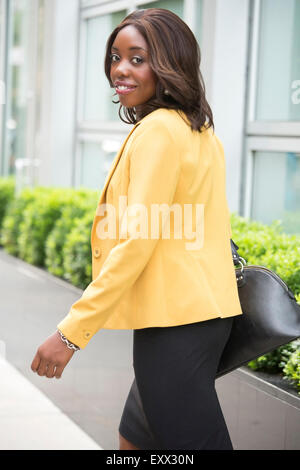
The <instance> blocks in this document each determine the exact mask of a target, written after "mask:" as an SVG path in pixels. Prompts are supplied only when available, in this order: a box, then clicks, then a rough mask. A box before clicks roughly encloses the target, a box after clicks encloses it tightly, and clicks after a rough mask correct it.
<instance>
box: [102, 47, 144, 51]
mask: <svg viewBox="0 0 300 470" xmlns="http://www.w3.org/2000/svg"><path fill="white" fill-rule="evenodd" d="M111 49H114V50H115V51H118V50H119V49H118V48H117V47H114V46H112V47H111ZM133 49H142V50H143V51H145V52H147V51H146V49H144V48H143V47H138V46H133V47H129V50H130V51H131V50H133Z"/></svg>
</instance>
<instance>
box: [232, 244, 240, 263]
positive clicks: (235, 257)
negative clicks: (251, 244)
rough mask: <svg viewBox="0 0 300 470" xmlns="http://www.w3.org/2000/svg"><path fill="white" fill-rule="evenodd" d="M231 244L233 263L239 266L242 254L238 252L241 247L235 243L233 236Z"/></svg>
mask: <svg viewBox="0 0 300 470" xmlns="http://www.w3.org/2000/svg"><path fill="white" fill-rule="evenodd" d="M230 244H231V252H232V259H233V263H234V265H235V266H237V265H238V264H240V256H239V254H238V252H237V250H238V249H239V247H238V246H237V244H236V243H234V241H233V240H232V239H231V238H230Z"/></svg>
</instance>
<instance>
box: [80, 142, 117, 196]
mask: <svg viewBox="0 0 300 470" xmlns="http://www.w3.org/2000/svg"><path fill="white" fill-rule="evenodd" d="M111 143H113V144H114V145H111ZM81 145H82V153H81V155H82V158H81V168H80V183H79V184H80V185H84V186H86V187H88V188H92V189H99V188H102V187H103V186H104V182H105V179H106V176H107V174H108V171H109V169H110V167H111V164H112V162H113V159H114V158H115V156H116V153H117V152H116V150H117V147H120V145H121V143H118V142H116V141H115V142H111V141H109V140H107V141H106V140H104V141H103V142H102V143H98V142H83V143H82V144H81ZM109 147H111V148H109Z"/></svg>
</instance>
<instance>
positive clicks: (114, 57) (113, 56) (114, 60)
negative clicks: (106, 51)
mask: <svg viewBox="0 0 300 470" xmlns="http://www.w3.org/2000/svg"><path fill="white" fill-rule="evenodd" d="M118 58H119V57H118V55H117V54H111V55H110V60H111V62H116V61H117V60H118ZM132 60H133V61H137V62H133V63H134V64H141V63H142V62H143V59H142V58H141V57H133V58H132Z"/></svg>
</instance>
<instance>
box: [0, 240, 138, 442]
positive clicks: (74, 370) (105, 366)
mask: <svg viewBox="0 0 300 470" xmlns="http://www.w3.org/2000/svg"><path fill="white" fill-rule="evenodd" d="M0 279H1V286H0V296H1V307H0V316H1V328H0V356H2V357H4V358H5V359H6V361H7V362H8V363H5V362H3V361H2V362H1V378H0V423H3V422H4V421H5V426H1V431H0V433H1V434H0V446H1V448H3V446H4V447H5V446H8V445H10V446H11V448H14V449H15V448H17V447H16V446H18V447H19V446H25V445H26V442H24V441H22V439H25V438H26V439H28V445H30V446H32V445H35V446H36V448H41V447H43V446H45V445H48V446H49V445H50V446H52V445H54V446H55V447H56V446H60V447H57V448H66V449H69V448H70V446H71V445H74V447H75V448H78V446H80V448H81V447H82V446H83V447H84V446H87V447H86V448H88V446H91V445H94V443H95V442H96V443H97V445H98V446H99V447H98V448H99V449H101V448H102V449H104V450H115V449H116V450H117V449H119V436H118V425H119V421H120V417H121V414H122V410H123V407H124V403H125V400H126V398H127V395H128V391H129V389H130V386H131V383H132V380H133V369H132V331H125V330H121V331H119V330H101V331H99V333H98V334H97V335H95V337H94V338H92V341H91V342H90V343H89V345H88V346H87V347H86V348H85V349H84V350H82V351H78V352H76V353H75V354H74V355H73V357H72V359H71V361H70V362H69V364H68V365H67V367H66V368H65V370H64V372H63V374H62V377H61V379H59V380H57V379H55V378H53V379H48V378H46V377H40V376H39V375H38V374H35V373H34V372H33V371H32V370H31V367H30V366H31V363H32V360H33V358H34V356H35V353H36V350H37V348H38V346H39V345H40V344H42V342H44V341H45V339H46V338H47V337H48V336H49V335H51V334H52V333H54V331H55V330H56V325H57V323H58V322H59V321H60V320H62V318H63V317H64V316H65V315H66V314H67V312H68V311H69V309H70V306H71V305H72V304H73V302H75V301H76V300H77V299H78V298H79V297H80V296H81V295H82V290H81V289H78V288H76V287H74V286H72V285H71V284H69V283H68V282H66V281H64V280H62V279H60V278H57V277H55V276H52V275H51V274H50V273H48V272H47V271H45V270H44V269H41V268H38V267H36V266H32V265H29V264H27V263H25V262H24V261H23V260H21V259H19V258H15V257H14V256H11V255H9V254H7V253H6V252H5V251H4V250H3V249H2V248H1V247H0ZM11 366H12V367H11ZM9 371H10V372H9ZM13 372H14V373H13ZM12 377H13V378H12ZM10 380H11V381H12V383H13V384H14V385H10ZM2 384H4V385H2ZM10 395H11V401H9V400H8V397H10ZM32 397H36V399H35V398H32ZM41 401H42V403H41ZM18 403H19V404H20V405H19V404H18ZM42 404H43V405H42ZM44 405H45V408H44ZM35 409H37V410H38V413H39V410H40V411H41V413H40V415H38V413H35ZM42 410H44V411H42ZM50 410H51V411H50ZM19 411H20V414H19ZM9 415H10V417H9ZM31 415H32V417H31V418H30V416H31ZM21 417H24V418H22V419H23V421H22V420H21ZM44 417H47V424H45V423H44ZM48 417H49V420H48ZM29 418H30V419H29ZM19 419H20V421H19ZM48 421H49V422H48ZM10 423H11V424H10ZM13 423H15V424H13ZM64 423H65V424H64ZM72 423H73V430H74V431H72V432H69V429H70V426H71V424H72ZM6 424H7V425H6ZM77 426H78V427H77ZM19 427H20V432H18V433H16V429H18V428H19ZM47 429H48V430H49V432H48V431H47ZM80 429H81V431H82V433H80ZM75 430H76V431H75ZM73 433H76V435H77V436H78V437H76V438H75V437H74V439H73V438H70V437H69V436H73ZM85 435H87V436H89V437H90V439H91V440H90V441H88V440H85V439H84V438H83V436H85ZM80 436H81V437H82V439H83V440H82V441H81V440H80V439H81V437H80ZM53 439H54V440H55V442H53ZM13 440H15V444H14V443H13ZM1 441H2V442H1ZM72 441H74V443H73V444H72ZM80 442H81V444H80ZM88 442H90V444H88ZM26 448H29V447H26ZM47 448H49V447H47Z"/></svg>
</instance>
